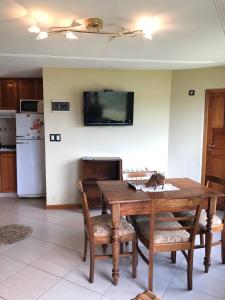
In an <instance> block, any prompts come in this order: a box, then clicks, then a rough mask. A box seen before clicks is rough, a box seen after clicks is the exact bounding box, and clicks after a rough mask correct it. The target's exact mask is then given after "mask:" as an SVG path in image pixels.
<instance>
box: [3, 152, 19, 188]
mask: <svg viewBox="0 0 225 300" xmlns="http://www.w3.org/2000/svg"><path fill="white" fill-rule="evenodd" d="M0 161H1V162H0V166H1V192H2V193H14V192H16V153H2V154H0Z"/></svg>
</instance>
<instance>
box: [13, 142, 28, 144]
mask: <svg viewBox="0 0 225 300" xmlns="http://www.w3.org/2000/svg"><path fill="white" fill-rule="evenodd" d="M16 144H17V145H18V144H19V145H22V144H29V143H28V142H16Z"/></svg>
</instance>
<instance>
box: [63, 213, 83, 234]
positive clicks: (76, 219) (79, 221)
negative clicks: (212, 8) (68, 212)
mask: <svg viewBox="0 0 225 300" xmlns="http://www.w3.org/2000/svg"><path fill="white" fill-rule="evenodd" d="M58 224H59V225H62V226H67V227H70V228H73V229H74V230H75V232H79V231H83V230H84V219H83V215H82V214H78V213H77V214H76V215H72V216H67V218H64V219H63V220H62V221H60V222H59V223H58Z"/></svg>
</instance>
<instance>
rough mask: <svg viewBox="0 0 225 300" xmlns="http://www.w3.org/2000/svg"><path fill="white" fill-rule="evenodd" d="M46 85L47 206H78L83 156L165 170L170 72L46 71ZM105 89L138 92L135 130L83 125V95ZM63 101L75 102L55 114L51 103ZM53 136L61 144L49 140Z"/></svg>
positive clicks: (44, 74)
mask: <svg viewBox="0 0 225 300" xmlns="http://www.w3.org/2000/svg"><path fill="white" fill-rule="evenodd" d="M43 82H44V110H45V135H46V181H47V182H46V185H47V205H52V204H69V203H76V199H75V183H76V181H77V179H78V177H79V158H80V157H82V156H119V157H121V158H122V159H123V167H124V168H131V167H132V168H140V167H145V166H147V167H149V168H151V169H157V170H162V171H166V168H167V163H168V161H167V158H168V135H169V109H170V95H171V71H136V70H135V71H130V70H129V71H125V70H100V69H99V70H97V69H94V70H93V69H51V68H47V69H44V70H43ZM104 88H112V89H114V90H123V91H134V92H135V108H134V125H133V126H121V127H84V126H83V120H82V93H83V91H88V90H102V89H104ZM59 99H61V100H68V101H70V102H71V111H70V112H68V113H66V112H65V113H63V112H58V113H55V112H51V100H59ZM50 133H60V134H61V136H62V142H60V143H54V142H49V134H50Z"/></svg>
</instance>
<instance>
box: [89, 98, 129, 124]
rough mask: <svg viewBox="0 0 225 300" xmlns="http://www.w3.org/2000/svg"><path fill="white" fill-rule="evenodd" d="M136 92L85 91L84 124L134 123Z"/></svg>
mask: <svg viewBox="0 0 225 300" xmlns="http://www.w3.org/2000/svg"><path fill="white" fill-rule="evenodd" d="M133 107H134V92H84V125H86V126H95V125H97V126H98V125H103V126H105V125H133Z"/></svg>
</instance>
